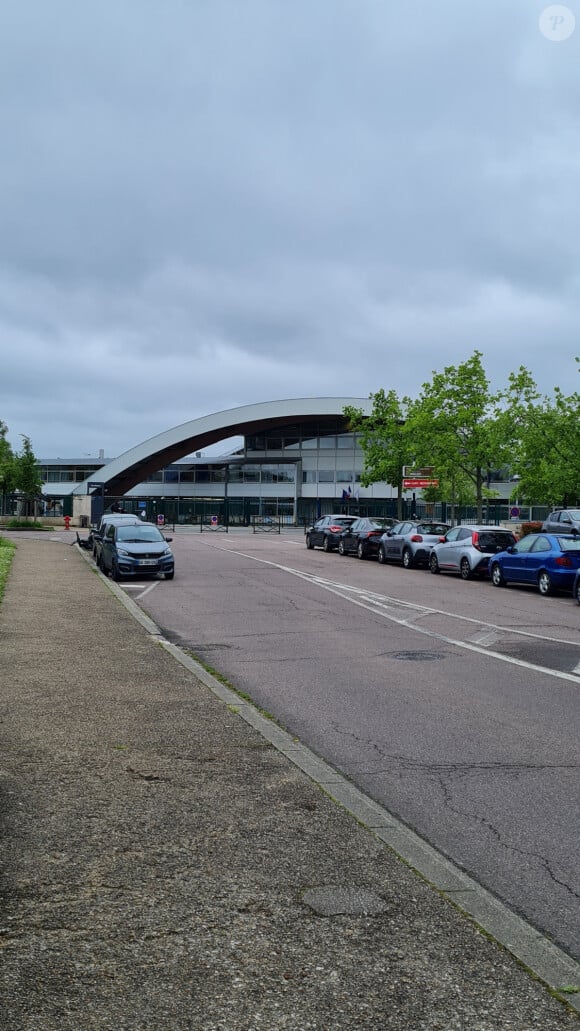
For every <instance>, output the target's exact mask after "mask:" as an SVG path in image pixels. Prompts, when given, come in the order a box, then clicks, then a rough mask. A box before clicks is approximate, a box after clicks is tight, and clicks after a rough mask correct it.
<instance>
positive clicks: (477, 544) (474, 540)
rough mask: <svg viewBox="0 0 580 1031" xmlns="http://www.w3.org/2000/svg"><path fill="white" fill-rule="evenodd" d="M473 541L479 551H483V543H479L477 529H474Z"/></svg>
mask: <svg viewBox="0 0 580 1031" xmlns="http://www.w3.org/2000/svg"><path fill="white" fill-rule="evenodd" d="M471 543H472V544H473V547H474V548H475V549H476V550H477V551H481V545H480V543H479V534H478V532H477V530H474V531H473V535H472V537H471Z"/></svg>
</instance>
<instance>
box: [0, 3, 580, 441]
mask: <svg viewBox="0 0 580 1031" xmlns="http://www.w3.org/2000/svg"><path fill="white" fill-rule="evenodd" d="M541 9H542V4H541V2H540V3H538V4H536V5H535V6H534V5H533V4H530V3H529V0H512V2H511V3H510V4H509V5H506V4H505V3H504V2H503V0H501V2H500V0H490V2H488V3H487V4H485V5H472V4H470V5H467V4H465V3H460V2H459V0H448V3H447V4H445V5H436V4H431V3H427V2H426V0H410V2H409V3H408V4H406V5H404V7H403V8H401V7H400V6H397V5H394V4H389V3H387V2H386V0H362V2H359V0H319V2H317V3H316V4H311V3H307V2H306V0H297V2H294V3H292V4H289V3H287V2H286V0H244V3H240V2H239V0H196V3H195V4H192V3H191V2H189V0H167V3H165V4H164V5H162V6H160V5H159V4H158V3H157V2H154V0H127V2H126V3H124V4H122V5H119V4H114V3H112V2H105V3H104V4H102V5H101V6H100V7H99V8H98V9H97V8H95V7H89V8H88V7H86V5H79V4H77V3H72V0H68V2H67V0H52V2H51V4H47V5H39V4H36V3H33V2H32V0H28V2H26V0H24V2H23V3H22V4H19V5H4V8H3V9H2V11H1V12H0V55H1V57H2V61H0V97H1V98H2V99H1V101H0V134H1V136H0V138H1V139H2V143H3V148H2V149H3V161H2V163H1V164H0V349H1V350H2V354H3V355H4V354H6V355H7V360H6V362H5V364H3V369H2V372H3V375H2V380H1V382H0V417H1V418H4V419H5V420H6V421H7V422H8V423H9V425H10V428H11V431H12V432H13V433H18V432H30V433H31V435H32V437H33V440H34V443H35V445H36V447H37V450H42V451H44V452H45V453H47V454H48V453H49V451H50V450H52V451H53V453H56V452H55V449H57V451H58V453H62V451H63V449H64V448H63V445H62V444H61V443H60V441H61V439H62V436H63V435H64V434H65V431H66V428H67V427H69V430H70V428H71V427H74V439H75V441H76V443H77V445H78V448H79V449H82V451H83V452H86V451H90V450H95V448H98V447H105V449H106V450H107V451H108V453H110V454H113V453H118V452H119V451H120V450H124V449H125V448H126V447H130V446H132V445H133V444H135V443H137V442H138V441H139V440H140V439H143V438H145V437H148V436H151V435H152V433H153V432H157V431H158V430H161V429H163V428H165V427H166V426H167V425H173V424H177V423H179V422H182V421H186V420H188V419H189V418H192V417H194V416H195V415H200V414H205V413H206V412H207V411H209V410H221V409H224V408H228V407H232V406H234V405H236V404H240V403H251V402H253V401H258V400H267V399H269V398H274V397H282V396H305V395H313V394H334V395H341V394H344V393H345V392H346V393H349V394H350V393H353V394H359V395H360V396H366V395H367V394H368V393H369V392H370V391H372V390H375V389H377V388H378V387H379V386H382V385H386V386H394V387H395V388H396V389H398V390H400V391H401V392H410V393H412V392H414V391H416V390H417V389H418V388H419V386H420V384H421V382H422V380H423V379H424V378H425V376H426V375H428V374H429V372H430V370H431V369H432V368H435V367H441V366H442V365H443V364H449V363H450V362H457V361H460V360H462V359H463V358H464V357H466V356H467V355H468V354H470V353H471V352H472V350H473V349H474V348H475V347H478V348H479V349H481V350H482V351H483V352H484V355H485V357H486V361H487V364H488V366H489V369H490V372H491V374H492V376H493V377H495V378H501V377H502V376H503V375H504V372H505V369H506V361H507V359H508V358H509V359H510V368H516V367H517V366H518V365H519V364H520V363H521V362H524V363H525V364H528V365H529V366H530V367H531V369H532V372H533V373H534V374H535V375H536V377H537V378H538V380H539V381H540V382H541V383H542V385H544V387H545V389H546V390H548V389H551V387H552V386H553V385H554V384H553V382H552V381H553V379H554V374H553V371H552V369H553V367H554V366H553V362H554V360H556V361H557V364H558V369H559V370H562V373H561V375H562V377H564V379H569V378H570V377H569V375H568V372H567V370H568V368H569V369H570V376H571V375H572V374H573V372H574V367H573V362H572V361H571V358H572V356H573V354H574V353H576V352H577V350H578V348H577V343H576V341H577V335H578V300H577V298H578V289H577V287H578V282H579V281H580V268H579V259H578V253H577V240H578V234H579V230H580V225H579V215H578V204H577V200H576V192H577V181H578V171H579V165H580V143H579V140H580V133H579V132H578V113H577V112H578V110H579V109H580V107H579V101H580V96H579V94H580V78H579V77H578V73H577V68H578V46H579V45H580V44H579V40H580V29H579V30H577V32H576V34H575V35H574V36H573V37H572V38H571V39H570V40H569V41H568V42H567V43H566V44H562V45H555V44H553V43H550V42H549V41H547V40H546V39H544V37H543V36H542V35H541V33H540V32H539V30H538V17H539V13H540V11H541ZM355 356H356V361H355V360H353V359H354V357H355ZM512 356H513V358H512ZM564 370H566V371H564ZM557 378H558V375H556V379H557ZM167 384H169V389H167V386H166V385H167ZM346 385H348V386H346ZM69 435H70V434H69Z"/></svg>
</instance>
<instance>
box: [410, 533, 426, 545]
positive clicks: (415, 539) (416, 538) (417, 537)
mask: <svg viewBox="0 0 580 1031" xmlns="http://www.w3.org/2000/svg"><path fill="white" fill-rule="evenodd" d="M411 540H412V541H413V544H420V543H421V541H422V540H423V538H422V537H421V534H420V533H414V534H413V536H412V537H411Z"/></svg>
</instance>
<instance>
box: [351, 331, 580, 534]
mask: <svg viewBox="0 0 580 1031" xmlns="http://www.w3.org/2000/svg"><path fill="white" fill-rule="evenodd" d="M482 359H483V356H482V353H481V352H480V351H474V353H473V354H472V355H471V357H470V358H467V359H466V360H465V361H464V362H461V363H460V364H459V365H457V366H455V365H449V366H447V367H446V368H444V369H443V371H442V372H436V371H434V372H433V373H432V376H431V379H430V380H428V381H427V382H426V383H424V384H423V386H422V388H421V391H420V393H419V396H418V397H417V398H416V400H411V399H410V398H407V397H404V398H402V399H399V397H398V396H397V394H396V392H395V391H394V390H390V391H389V392H388V393H386V392H385V391H384V390H382V389H381V390H378V391H377V392H376V393H374V394H370V399H371V400H372V402H373V407H372V412H371V415H370V416H369V417H368V418H367V417H365V416H364V414H363V413H362V411H360V410H358V409H354V408H352V407H348V408H345V415H346V416H347V417H348V419H349V425H350V427H351V428H352V429H354V430H356V431H357V433H358V434H359V437H360V444H361V448H362V450H363V453H364V460H365V466H364V472H363V474H362V476H361V483H362V484H363V485H365V486H368V485H370V484H372V483H376V482H378V481H383V482H385V483H389V484H391V485H392V486H393V487H396V488H397V493H398V498H399V514H400V513H401V498H402V479H403V467H404V466H405V465H411V464H414V465H416V466H422V467H424V466H432V467H433V470H434V472H433V475H434V477H436V478H437V479H438V480H439V486H438V487H437V488H430V489H428V490H425V492H424V498H425V500H428V501H439V500H442V501H447V502H450V503H451V505H452V506H454V505H464V504H468V503H471V504H473V503H475V504H476V506H477V516H478V519H481V518H482V513H483V502H484V499H486V498H488V497H491V496H492V494H491V491H490V490H489V487H488V480H489V472H490V470H492V469H493V470H495V469H501V468H509V470H510V474H511V475H513V476H518V477H519V481H518V488H517V496H518V497H519V498H521V500H522V501H526V502H529V503H531V504H545V505H554V504H575V503H577V502H578V501H580V394H579V393H578V392H575V393H573V394H570V395H566V394H564V392H563V391H562V390H561V389H560V388H558V387H556V388H555V389H554V391H553V396H552V397H546V396H544V397H542V396H541V394H540V393H539V391H538V389H537V387H536V384H535V383H534V381H533V379H532V377H531V375H530V373H529V372H528V371H527V369H525V368H524V367H523V366H522V367H521V368H520V369H519V371H518V372H517V373H512V374H510V376H509V377H508V381H507V383H508V385H507V387H506V388H505V389H503V390H497V391H495V392H494V391H492V390H491V387H490V382H489V380H488V377H487V375H486V372H485V369H484V365H483V360H482ZM576 361H577V362H578V359H576ZM514 496H515V492H514Z"/></svg>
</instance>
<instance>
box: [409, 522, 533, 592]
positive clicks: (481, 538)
mask: <svg viewBox="0 0 580 1031" xmlns="http://www.w3.org/2000/svg"><path fill="white" fill-rule="evenodd" d="M515 543H516V538H515V536H514V534H513V533H512V532H511V530H504V529H502V527H501V526H454V527H453V528H452V529H451V530H448V531H447V533H446V534H445V536H444V537H441V538H440V543H439V544H435V545H434V546H433V548H432V551H431V555H430V557H429V569H430V570H431V572H432V573H443V572H445V573H459V575H460V576H461V578H462V579H463V580H470V579H471V577H472V576H476V575H477V576H487V573H488V565H489V557H490V555H496V554H497V553H498V552H500V551H505V550H506V548H510V547H511V546H512V544H515Z"/></svg>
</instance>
